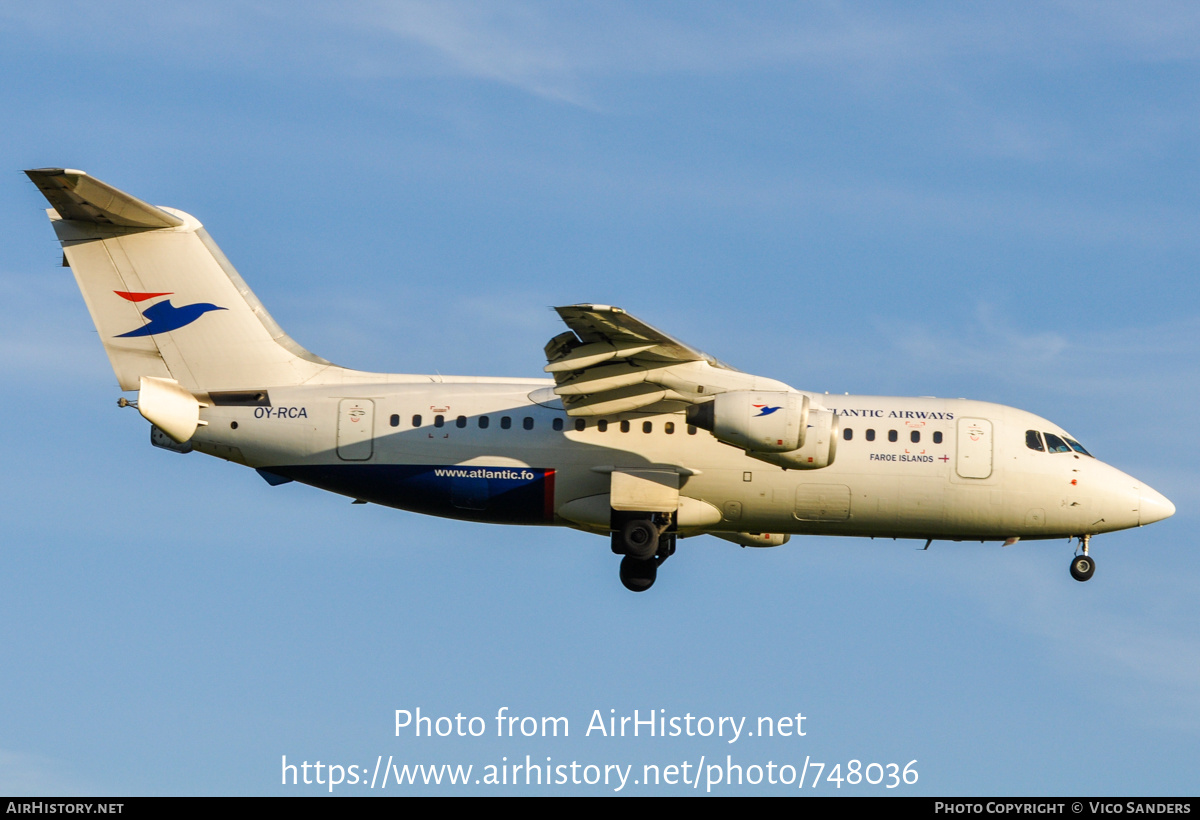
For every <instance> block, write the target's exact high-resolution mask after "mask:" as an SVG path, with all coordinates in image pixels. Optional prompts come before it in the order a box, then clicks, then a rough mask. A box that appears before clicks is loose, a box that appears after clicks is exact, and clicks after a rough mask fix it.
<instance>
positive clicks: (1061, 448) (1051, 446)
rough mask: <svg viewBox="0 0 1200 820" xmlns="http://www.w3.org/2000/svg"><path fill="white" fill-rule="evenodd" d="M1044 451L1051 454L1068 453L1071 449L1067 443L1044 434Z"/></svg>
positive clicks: (1050, 434)
mask: <svg viewBox="0 0 1200 820" xmlns="http://www.w3.org/2000/svg"><path fill="white" fill-rule="evenodd" d="M1046 449H1047V450H1049V451H1050V452H1052V453H1069V452H1071V448H1070V447H1068V446H1067V443H1066V442H1065V441H1063V440H1062V439H1060V438H1059V437H1058V436H1056V435H1054V434H1053V433H1047V434H1046Z"/></svg>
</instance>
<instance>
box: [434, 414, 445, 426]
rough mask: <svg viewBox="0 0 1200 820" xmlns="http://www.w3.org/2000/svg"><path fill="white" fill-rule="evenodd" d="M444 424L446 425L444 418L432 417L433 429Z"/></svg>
mask: <svg viewBox="0 0 1200 820" xmlns="http://www.w3.org/2000/svg"><path fill="white" fill-rule="evenodd" d="M445 423H446V417H445V416H434V417H433V426H434V427H441V426H442V425H443V424H445Z"/></svg>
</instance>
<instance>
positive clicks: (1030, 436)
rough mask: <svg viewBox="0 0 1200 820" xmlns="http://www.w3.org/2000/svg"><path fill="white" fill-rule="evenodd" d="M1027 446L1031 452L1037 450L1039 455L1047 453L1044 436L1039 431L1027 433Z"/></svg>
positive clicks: (1028, 431)
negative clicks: (1043, 441)
mask: <svg viewBox="0 0 1200 820" xmlns="http://www.w3.org/2000/svg"><path fill="white" fill-rule="evenodd" d="M1025 446H1026V447H1028V448H1029V449H1030V450H1037V451H1038V452H1039V453H1044V452H1046V445H1044V444H1042V434H1041V433H1039V432H1038V431H1037V430H1026V431H1025Z"/></svg>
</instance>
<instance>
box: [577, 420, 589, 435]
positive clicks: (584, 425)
mask: <svg viewBox="0 0 1200 820" xmlns="http://www.w3.org/2000/svg"><path fill="white" fill-rule="evenodd" d="M586 428H587V419H575V429H576V430H578V431H579V432H581V433H582V432H583V431H584V430H585V429H586Z"/></svg>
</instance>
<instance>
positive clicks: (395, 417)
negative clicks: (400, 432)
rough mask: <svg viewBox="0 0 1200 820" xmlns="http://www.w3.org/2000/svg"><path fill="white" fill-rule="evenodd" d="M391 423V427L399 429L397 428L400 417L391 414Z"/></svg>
mask: <svg viewBox="0 0 1200 820" xmlns="http://www.w3.org/2000/svg"><path fill="white" fill-rule="evenodd" d="M391 423H392V426H393V427H399V426H400V416H399V414H397V413H393V414H392V418H391Z"/></svg>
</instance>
